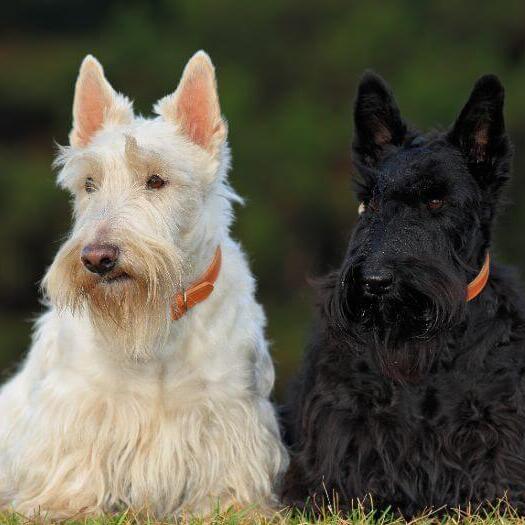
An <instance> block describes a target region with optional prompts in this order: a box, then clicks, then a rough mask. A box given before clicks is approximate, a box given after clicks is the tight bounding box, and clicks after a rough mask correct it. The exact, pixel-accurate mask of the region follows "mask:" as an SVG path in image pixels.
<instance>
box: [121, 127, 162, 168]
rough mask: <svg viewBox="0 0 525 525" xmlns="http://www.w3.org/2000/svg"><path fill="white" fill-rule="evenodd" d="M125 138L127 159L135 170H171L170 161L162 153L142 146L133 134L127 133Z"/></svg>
mask: <svg viewBox="0 0 525 525" xmlns="http://www.w3.org/2000/svg"><path fill="white" fill-rule="evenodd" d="M125 140H126V142H125V146H124V155H125V159H126V162H127V164H128V166H129V167H130V168H131V169H132V170H133V171H136V172H138V173H142V172H143V171H144V170H149V171H151V170H153V171H159V172H162V173H166V172H167V171H169V166H168V163H167V162H166V161H165V160H164V159H163V158H162V155H161V154H160V153H158V152H156V151H154V150H150V149H147V148H144V147H142V146H140V145H139V143H138V142H137V139H136V138H135V137H133V136H131V135H125Z"/></svg>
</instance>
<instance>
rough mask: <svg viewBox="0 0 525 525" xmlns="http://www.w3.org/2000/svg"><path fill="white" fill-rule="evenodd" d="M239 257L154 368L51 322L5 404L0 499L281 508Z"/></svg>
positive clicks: (5, 394) (57, 508)
mask: <svg viewBox="0 0 525 525" xmlns="http://www.w3.org/2000/svg"><path fill="white" fill-rule="evenodd" d="M237 250H238V248H237V247H236V246H235V245H233V244H232V245H231V246H230V247H227V248H226V250H225V268H224V272H223V274H222V275H221V278H220V279H219V281H218V282H217V288H216V290H215V292H214V293H213V294H212V296H211V297H210V298H209V299H208V300H207V301H206V302H205V303H202V304H201V305H199V306H198V307H196V308H195V309H194V311H192V312H190V314H188V315H187V316H186V317H185V318H183V319H182V320H180V321H177V322H176V323H175V324H174V327H173V331H172V334H171V336H170V340H169V341H168V343H167V344H166V347H165V349H164V354H163V355H162V357H161V358H159V359H156V360H153V361H151V362H147V363H134V362H133V361H130V360H126V359H123V357H122V355H121V354H120V353H118V354H116V355H112V353H111V350H110V349H108V348H104V347H103V345H102V344H101V342H100V341H96V340H94V339H93V331H92V329H91V326H90V324H89V322H87V321H82V320H77V319H74V318H72V317H71V316H70V315H69V314H61V315H60V316H59V315H58V314H57V313H56V312H55V311H51V312H49V313H48V314H46V315H45V316H44V317H43V318H42V319H41V321H40V323H39V329H38V332H37V335H36V338H35V343H34V346H33V348H32V350H31V353H30V355H29V358H28V361H27V363H26V364H25V367H24V369H23V370H22V372H21V373H20V374H19V375H17V376H16V377H15V378H13V380H12V381H11V382H10V383H8V384H7V385H6V386H5V387H4V389H3V391H2V394H1V396H0V412H1V413H2V415H3V416H2V423H1V424H0V443H1V444H0V466H1V467H2V468H1V472H2V474H1V475H0V476H3V478H2V477H0V502H2V501H3V502H4V503H8V504H9V503H11V504H14V506H15V508H17V509H18V510H20V511H22V512H32V511H34V510H35V509H36V508H38V507H41V508H44V509H46V510H47V511H49V512H51V513H53V514H56V515H61V514H64V515H67V514H68V511H69V510H78V509H79V508H81V507H86V510H88V511H91V512H92V511H98V510H100V511H104V510H111V509H113V508H116V507H119V506H120V507H122V506H128V505H132V506H133V507H134V508H140V507H142V506H144V507H146V506H147V507H149V508H150V509H151V510H152V511H154V512H155V513H157V514H165V513H171V512H176V511H177V510H179V509H182V508H183V509H185V510H189V511H191V510H196V511H199V512H202V511H203V509H205V508H213V507H214V506H215V505H216V504H217V501H219V500H220V501H221V502H222V503H223V504H227V503H228V502H239V503H248V502H252V503H253V502H254V501H256V502H258V503H261V504H268V503H271V501H272V496H271V494H272V487H271V481H272V480H274V479H276V478H277V477H278V476H279V473H280V472H281V471H282V469H283V467H284V465H285V453H284V451H283V450H282V448H281V445H280V444H279V438H278V430H277V425H276V421H275V417H274V414H273V409H272V407H271V405H270V403H269V401H268V400H267V396H268V394H269V391H270V389H271V386H272V384H273V367H272V364H271V362H270V359H269V356H268V354H267V349H266V342H265V340H264V337H263V334H262V332H261V327H262V326H263V322H264V318H263V313H262V310H261V308H260V307H259V305H257V303H255V302H254V301H253V298H252V293H253V290H252V288H253V284H252V283H251V277H250V276H249V274H248V273H246V271H247V268H246V269H245V268H244V267H245V263H244V261H243V260H242V258H241V256H240V254H239V253H235V252H236V251H237ZM228 265H230V268H228ZM242 274H244V276H245V277H244V278H242V277H241V276H242ZM230 276H231V277H234V276H235V278H234V279H231V280H230ZM228 281H230V282H228ZM226 299H227V300H226ZM72 502H74V503H72ZM71 505H74V506H75V507H76V509H71V508H70V506H71Z"/></svg>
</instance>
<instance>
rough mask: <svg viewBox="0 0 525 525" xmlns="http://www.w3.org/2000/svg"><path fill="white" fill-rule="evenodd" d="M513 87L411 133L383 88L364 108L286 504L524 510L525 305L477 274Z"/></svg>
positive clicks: (505, 284) (306, 371)
mask: <svg viewBox="0 0 525 525" xmlns="http://www.w3.org/2000/svg"><path fill="white" fill-rule="evenodd" d="M503 98H504V93H503V87H502V86H501V84H500V82H499V80H498V79H497V78H496V77H494V76H491V75H488V76H484V77H482V78H481V79H480V80H479V81H478V82H477V83H476V85H475V87H474V89H473V91H472V94H471V96H470V99H469V100H468V102H467V104H466V106H465V107H464V109H463V110H462V112H461V114H460V116H459V117H458V119H457V121H456V122H455V124H454V125H453V126H452V128H451V129H450V130H449V131H447V132H446V133H431V134H420V133H418V132H416V131H413V130H409V129H408V128H407V126H406V124H405V123H404V121H403V120H402V119H401V117H400V114H399V110H398V108H397V105H396V103H395V101H394V98H393V96H392V94H391V92H390V89H389V88H388V87H387V86H386V85H385V83H384V82H383V80H382V79H381V78H379V77H378V76H376V75H374V74H372V73H368V74H366V75H365V76H364V78H363V79H362V81H361V84H360V86H359V91H358V95H357V99H356V104H355V139H354V145H353V157H354V161H355V164H356V168H357V171H358V172H359V174H360V181H359V182H358V184H357V192H358V195H359V200H360V201H361V202H363V203H364V205H365V211H364V212H363V213H362V215H361V216H360V218H359V219H358V222H357V224H356V226H355V228H354V231H353V235H352V238H351V240H350V243H349V246H348V250H347V253H346V256H345V259H344V261H343V263H342V265H341V268H340V269H339V270H338V271H336V272H335V273H333V274H331V275H329V276H328V277H327V278H326V279H325V280H324V282H323V283H322V285H321V286H320V290H321V299H322V300H321V304H320V308H319V315H318V322H317V326H316V329H315V336H314V338H313V341H312V343H311V346H310V348H309V350H308V352H307V354H306V356H305V360H304V365H303V369H302V373H301V375H300V377H299V379H298V381H297V383H296V385H295V388H294V389H293V392H292V396H291V399H290V402H289V404H288V406H287V409H286V413H287V423H286V424H287V436H288V439H289V441H290V444H291V446H292V451H293V458H292V462H291V466H290V469H289V472H288V473H287V476H286V479H285V484H284V490H283V499H284V501H285V503H287V504H293V505H300V506H303V505H304V504H305V502H306V501H307V499H308V498H310V501H312V500H315V502H316V504H321V502H323V500H324V501H325V502H326V499H327V498H328V499H331V498H332V497H333V496H334V495H335V496H336V497H337V499H338V503H339V506H340V507H342V508H345V507H346V506H348V505H349V504H350V502H351V501H352V500H354V501H355V498H364V497H365V496H366V495H368V494H370V495H371V496H372V499H373V501H374V504H375V506H376V507H380V508H384V507H386V506H391V507H392V508H393V509H397V510H398V511H399V512H401V513H402V514H404V515H405V516H413V515H414V514H417V513H419V512H421V511H423V510H424V509H426V508H428V507H431V506H433V507H448V508H452V507H458V506H460V507H463V508H464V507H465V506H466V505H467V504H472V505H474V506H477V505H479V504H483V503H485V502H487V501H489V502H495V501H496V500H497V499H498V498H500V497H503V496H505V495H507V497H508V500H509V501H510V503H511V504H513V505H515V506H517V508H518V509H519V510H520V511H521V512H523V511H525V305H524V303H523V302H522V299H521V292H520V285H519V284H518V282H517V280H516V279H515V277H514V276H513V275H512V273H511V272H510V271H509V270H507V269H505V268H502V267H501V266H500V265H496V264H492V265H491V276H490V280H489V283H488V285H487V287H486V288H485V290H484V291H483V292H482V293H481V295H480V296H478V297H477V298H476V299H474V300H473V301H471V302H468V303H467V302H466V301H465V293H466V286H467V284H468V282H469V281H471V280H472V279H473V278H474V277H475V276H476V274H477V273H478V272H479V270H480V268H481V267H482V264H483V261H484V258H485V254H486V251H487V250H488V249H489V248H490V241H491V228H492V223H493V219H494V215H495V213H496V210H497V206H498V201H499V197H500V193H501V190H502V188H503V186H504V183H505V182H506V181H507V179H508V177H509V171H510V159H511V147H510V143H509V140H508V138H507V136H506V134H505V130H504V121H503Z"/></svg>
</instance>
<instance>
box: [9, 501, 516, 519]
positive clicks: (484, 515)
mask: <svg viewBox="0 0 525 525" xmlns="http://www.w3.org/2000/svg"><path fill="white" fill-rule="evenodd" d="M58 523H60V525H179V524H180V525H525V516H520V515H519V514H518V513H517V512H516V511H515V510H513V509H512V508H510V507H509V506H508V505H507V504H506V503H505V502H503V501H502V502H501V503H500V504H499V505H497V506H496V507H493V508H491V509H489V510H481V511H477V512H476V511H472V510H466V511H459V510H457V511H453V512H450V513H448V514H447V515H445V516H443V515H441V514H439V513H437V512H428V513H425V514H423V515H421V516H420V517H418V518H414V519H411V520H410V521H407V520H405V519H403V518H401V517H399V516H396V515H395V514H394V513H392V512H390V511H386V512H379V511H375V510H369V511H365V510H364V508H363V506H362V505H357V506H356V508H355V509H353V510H352V511H351V512H348V513H346V514H343V513H341V512H336V511H330V510H326V511H322V512H321V513H320V516H318V517H313V516H310V515H308V514H306V513H301V512H297V511H296V512H292V511H289V510H283V511H281V512H277V513H275V514H273V515H265V514H261V513H258V512H257V511H255V510H253V509H244V510H234V509H230V510H228V511H225V512H222V513H219V512H217V513H216V514H214V515H212V516H209V517H207V518H197V517H191V516H183V517H181V518H178V519H172V520H164V521H159V520H155V519H153V518H151V517H149V516H148V515H147V514H145V513H134V512H132V511H130V510H128V511H126V512H123V513H120V514H114V515H107V516H104V517H96V518H93V517H91V518H90V517H86V518H77V519H70V520H63V521H50V520H47V521H46V520H45V519H44V518H43V517H36V518H32V519H29V518H26V517H24V516H21V515H18V514H14V513H1V512H0V525H44V524H45V525H49V524H58Z"/></svg>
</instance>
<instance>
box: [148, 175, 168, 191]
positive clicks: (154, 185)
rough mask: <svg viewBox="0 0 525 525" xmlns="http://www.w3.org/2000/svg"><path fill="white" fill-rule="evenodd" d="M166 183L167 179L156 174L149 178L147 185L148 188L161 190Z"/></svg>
mask: <svg viewBox="0 0 525 525" xmlns="http://www.w3.org/2000/svg"><path fill="white" fill-rule="evenodd" d="M165 184H166V181H165V180H164V179H162V178H160V177H159V176H158V175H156V174H155V175H152V176H151V177H150V178H149V179H148V182H147V183H146V186H147V187H148V190H160V189H161V188H162V187H163V186H165Z"/></svg>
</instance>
